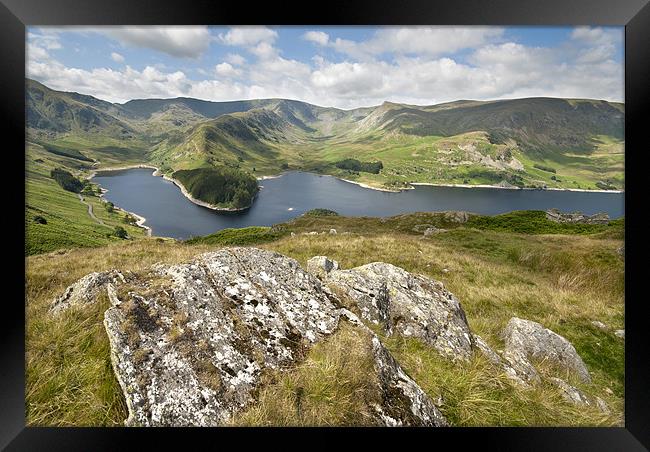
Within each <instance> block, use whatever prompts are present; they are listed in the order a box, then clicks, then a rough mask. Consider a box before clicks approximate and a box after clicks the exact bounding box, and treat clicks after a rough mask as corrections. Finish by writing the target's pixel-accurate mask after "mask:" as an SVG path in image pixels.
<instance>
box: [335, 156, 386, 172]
mask: <svg viewBox="0 0 650 452" xmlns="http://www.w3.org/2000/svg"><path fill="white" fill-rule="evenodd" d="M336 167H337V168H339V169H345V170H349V171H363V172H364V173H373V174H379V171H381V170H382V169H383V168H384V164H383V163H381V162H380V161H377V162H360V161H359V160H357V159H345V160H341V161H340V162H337V163H336Z"/></svg>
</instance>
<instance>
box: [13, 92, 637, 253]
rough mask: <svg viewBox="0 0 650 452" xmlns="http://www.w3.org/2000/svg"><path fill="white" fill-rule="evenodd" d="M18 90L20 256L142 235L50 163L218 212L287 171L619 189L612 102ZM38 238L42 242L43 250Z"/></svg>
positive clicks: (406, 183) (388, 180)
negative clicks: (217, 97)
mask: <svg viewBox="0 0 650 452" xmlns="http://www.w3.org/2000/svg"><path fill="white" fill-rule="evenodd" d="M26 84H27V146H26V180H27V198H28V203H27V212H28V215H27V217H26V220H25V221H26V227H27V228H28V231H32V232H34V234H31V233H29V234H28V242H29V241H32V240H33V243H41V245H37V246H36V245H34V246H32V245H28V246H27V248H28V249H31V250H32V251H30V254H33V253H34V252H39V250H46V249H49V250H51V249H56V248H57V247H60V246H64V245H65V244H82V245H99V244H106V243H110V242H111V241H113V240H114V237H113V236H111V235H110V234H111V229H113V230H114V228H115V227H117V226H122V225H124V224H126V226H125V228H126V231H127V233H128V234H129V235H131V236H134V237H136V236H140V235H142V234H144V231H143V230H142V229H141V228H138V227H137V225H136V226H134V224H133V223H128V224H127V223H124V220H123V219H120V218H119V216H115V215H116V214H115V212H113V213H109V212H107V211H106V208H105V206H104V204H105V203H103V202H102V200H101V198H100V197H99V196H98V195H99V187H97V186H96V185H95V184H93V183H92V182H90V184H89V187H91V188H90V192H89V193H90V195H89V196H86V197H85V200H86V202H89V203H91V204H93V209H94V212H95V215H99V217H98V218H100V220H102V221H103V222H104V223H105V224H104V225H102V224H101V223H98V222H96V221H94V220H93V219H92V218H91V217H90V216H89V215H88V214H87V212H86V211H87V207H86V206H84V205H83V204H81V203H80V202H79V200H78V199H76V197H75V196H74V195H73V194H72V193H70V192H66V191H65V190H62V189H61V188H60V187H58V186H57V185H56V183H54V181H53V180H51V179H50V178H49V172H50V171H51V170H52V169H54V168H62V169H65V170H66V171H69V172H71V174H73V175H74V176H75V177H77V178H79V179H80V180H86V179H87V178H89V177H90V176H91V175H93V174H94V173H95V172H97V171H98V170H101V169H104V168H123V167H132V166H140V165H144V166H153V167H156V168H159V169H160V173H161V174H162V175H163V176H165V177H167V178H170V179H173V180H174V182H175V183H176V184H177V185H179V186H180V187H183V189H184V190H185V191H186V193H188V194H189V195H190V196H191V197H192V198H194V199H195V200H196V201H197V202H201V203H206V205H210V206H211V207H214V208H218V209H226V210H235V209H245V208H248V207H250V206H251V204H252V203H253V202H254V199H255V197H256V194H257V190H256V189H255V187H254V186H253V185H251V184H252V183H254V182H252V181H254V179H255V178H257V179H258V180H259V179H262V178H265V177H269V176H276V175H279V174H282V173H285V172H287V171H303V172H312V173H316V174H327V175H332V176H335V177H338V178H341V179H345V180H347V181H350V182H354V183H357V184H360V185H362V186H365V187H370V188H376V189H379V190H388V191H400V190H404V189H407V188H412V185H411V184H431V185H462V186H502V187H513V188H514V187H519V188H546V189H566V190H590V191H591V190H624V187H625V180H624V137H623V121H624V108H623V105H622V104H618V103H612V102H605V101H596V100H576V99H556V98H529V99H513V100H502V101H484V102H478V101H457V102H451V103H446V104H440V105H432V106H413V105H403V104H395V103H390V102H384V103H383V104H382V105H379V106H376V107H366V108H357V109H353V110H340V109H336V108H326V107H319V106H315V105H311V104H307V103H304V102H299V101H295V100H286V99H261V100H247V101H235V102H208V101H201V100H197V99H191V98H176V99H143V100H132V101H129V102H126V103H124V104H113V103H109V102H105V101H102V100H99V99H96V98H94V97H92V96H87V95H82V94H77V93H67V92H60V91H55V90H51V89H49V88H48V87H46V86H44V85H42V84H40V83H38V82H36V81H33V80H27V81H26ZM208 174H211V175H213V176H208ZM226 174H227V176H225V175H226ZM179 175H184V176H183V177H182V179H183V180H179ZM190 175H192V176H190ZM209 180H211V181H212V182H208V181H209ZM87 184H88V183H87ZM92 193H95V195H93V194H92ZM64 206H65V207H64ZM310 207H311V208H315V207H320V206H310ZM39 209H40V210H39ZM29 212H31V213H29ZM39 212H40V213H39ZM117 212H119V210H118V211H117ZM105 213H106V215H105ZM35 215H40V216H44V217H48V218H50V219H51V220H52V221H48V223H47V224H45V225H43V224H38V226H39V230H38V232H37V230H36V229H34V228H33V227H32V226H34V220H33V217H34V216H35ZM101 215H104V216H106V218H103V217H101ZM111 215H112V216H111ZM121 215H122V216H125V215H126V214H125V213H124V212H121ZM68 223H69V224H70V229H69V233H68V229H67V226H64V225H67V224H68ZM75 231H79V234H78V235H77V234H76V233H75ZM30 237H33V239H32V238H30ZM47 242H49V243H53V245H52V246H49V247H47V246H45V245H42V244H43V243H47ZM44 246H45V247H44ZM30 247H31V248H30Z"/></svg>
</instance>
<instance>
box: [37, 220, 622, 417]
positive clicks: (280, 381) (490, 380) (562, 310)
mask: <svg viewBox="0 0 650 452" xmlns="http://www.w3.org/2000/svg"><path fill="white" fill-rule="evenodd" d="M535 215H537V214H536V213H529V214H520V217H516V216H515V218H513V216H510V217H508V216H505V217H502V218H500V219H499V217H495V218H497V219H496V220H493V221H492V222H491V223H490V222H487V223H485V222H483V223H484V224H481V223H480V222H479V223H477V224H472V223H469V224H465V225H460V226H459V225H456V226H455V227H453V226H452V225H453V223H452V222H449V221H448V219H445V218H443V217H441V216H440V215H432V214H415V215H402V216H399V217H393V218H392V219H390V220H387V221H382V220H380V219H370V218H367V219H364V218H360V219H358V218H346V217H339V216H335V215H330V216H321V215H307V216H304V217H301V218H299V219H297V220H295V221H293V222H289V223H286V224H283V225H279V226H276V227H274V228H272V229H269V228H246V229H244V230H241V233H238V231H237V230H229V231H225V232H222V233H219V234H215V235H213V236H209V237H208V238H206V239H204V240H201V239H195V240H193V241H192V242H191V243H183V242H179V241H175V240H163V239H155V238H142V239H138V240H135V241H116V243H112V244H110V245H107V246H105V247H102V248H85V249H81V248H79V249H73V250H69V251H65V252H56V253H50V254H43V255H39V256H30V257H28V259H27V422H28V424H29V425H120V423H121V421H122V420H123V419H124V418H125V406H124V401H123V400H122V398H121V394H120V391H119V387H118V385H117V382H116V381H115V379H114V377H113V375H112V372H111V367H110V366H111V365H110V359H109V356H108V341H107V338H106V336H105V334H104V331H103V325H102V320H103V310H104V309H105V307H106V303H107V300H104V301H103V305H96V306H91V307H87V308H80V309H76V310H71V311H69V312H66V313H65V314H64V315H63V316H61V317H60V318H59V319H56V320H55V319H52V318H51V317H50V316H48V315H47V308H48V306H49V303H50V301H51V300H52V299H53V297H54V296H56V295H58V294H60V293H61V292H62V291H63V290H64V289H65V287H66V286H67V285H68V284H70V283H72V282H74V281H75V280H76V279H77V278H79V277H81V276H83V275H85V274H87V273H88V272H91V271H101V270H107V269H111V268H121V269H130V270H132V271H138V270H139V269H142V268H145V267H147V266H149V265H151V264H153V263H155V262H180V261H185V260H188V259H190V258H191V257H192V256H194V255H196V254H197V253H200V252H204V251H208V250H213V249H215V248H217V247H220V246H224V245H232V244H242V243H244V244H247V245H255V246H259V247H262V248H266V249H270V250H275V251H278V252H280V253H282V254H285V255H287V256H290V257H293V258H296V259H297V260H298V261H299V262H300V263H301V264H305V262H306V261H307V260H308V259H309V258H311V257H312V256H314V255H327V256H329V257H330V258H333V259H336V260H338V261H339V262H340V264H341V266H342V267H343V268H350V267H353V266H357V265H361V264H365V263H368V262H373V261H384V262H390V263H392V264H394V265H397V266H400V267H403V268H405V269H406V270H408V271H411V272H415V273H420V274H424V275H427V276H430V277H433V278H434V279H437V280H440V281H442V282H443V283H444V284H445V286H446V287H447V288H448V289H449V290H450V291H452V292H453V293H454V294H455V295H456V296H457V297H458V299H459V300H460V302H461V304H462V306H463V308H464V310H465V312H466V314H467V317H468V321H469V323H470V326H471V328H472V330H473V331H475V332H476V333H478V334H480V335H481V336H482V337H483V338H484V339H485V340H486V341H487V342H488V343H489V344H490V346H492V347H493V348H494V349H501V348H502V347H503V344H502V339H501V337H500V333H501V330H502V329H503V328H504V326H505V324H506V323H507V321H508V320H509V319H510V318H511V317H512V316H519V317H522V318H526V319H530V320H534V321H537V322H540V323H542V324H543V325H544V326H546V327H548V328H550V329H552V330H553V331H556V332H557V333H559V334H561V335H563V336H565V337H566V338H567V339H569V340H570V341H571V342H572V343H573V344H574V346H575V347H576V349H577V351H578V353H579V354H580V355H581V356H582V358H583V359H584V361H585V363H586V364H587V367H588V368H589V370H590V372H591V374H592V378H593V383H592V384H590V385H586V386H585V385H581V384H579V383H577V382H575V381H572V383H574V384H576V385H577V386H578V387H580V388H582V389H584V390H585V391H587V392H589V393H591V394H594V395H596V396H599V397H601V398H603V399H604V400H605V401H606V402H607V403H608V405H609V407H610V409H611V411H612V412H611V414H610V415H605V414H603V413H600V412H599V411H597V410H596V409H578V408H576V407H575V406H573V405H571V404H569V403H568V402H566V401H564V400H563V399H562V398H561V397H560V394H559V393H558V391H557V389H555V388H553V387H550V386H545V385H543V386H541V387H539V388H536V389H533V390H524V389H521V388H519V387H517V386H514V385H513V384H512V383H511V382H510V381H509V380H507V379H506V378H505V377H504V375H502V374H500V373H499V372H498V371H496V370H495V369H493V368H491V367H490V366H489V365H488V364H487V363H486V362H485V360H484V359H483V358H481V357H480V356H478V355H477V356H475V357H474V358H473V359H472V360H471V361H470V362H469V363H467V364H451V363H449V362H447V361H444V360H442V359H440V358H439V357H438V356H437V354H436V353H434V352H433V351H432V350H431V349H429V348H428V347H426V346H423V345H422V344H421V343H420V342H418V341H416V340H403V339H399V338H397V337H391V338H385V342H386V344H387V346H388V347H389V349H390V350H391V351H392V352H393V354H394V355H395V357H396V358H397V359H398V360H399V362H400V363H401V364H402V366H403V367H404V369H405V370H406V371H407V373H409V375H411V376H412V377H413V378H414V379H415V380H416V382H418V384H420V385H421V387H422V388H423V389H424V390H425V391H426V392H427V393H428V394H429V395H430V396H431V397H432V398H433V399H434V400H435V399H438V398H439V397H442V400H443V403H442V405H441V407H440V409H441V411H442V412H443V414H444V415H445V416H447V417H448V418H449V419H450V420H451V421H452V422H453V423H454V424H455V425H465V426H471V425H598V426H613V425H622V422H623V401H624V341H623V340H622V339H620V338H618V337H616V336H614V334H613V330H615V329H619V328H623V327H624V315H623V313H624V309H623V308H624V304H623V296H624V284H623V281H624V266H623V259H622V258H621V256H620V254H619V251H618V250H619V248H620V247H621V246H622V245H623V223H622V221H618V222H614V224H612V225H611V226H594V227H593V228H592V229H590V230H581V231H578V230H571V229H564V230H557V229H556V230H549V229H548V228H549V226H548V224H547V223H546V222H545V221H544V220H543V219H541V218H539V217H538V216H537V217H536V216H535ZM421 223H431V224H436V225H438V226H440V227H444V226H446V227H447V228H449V229H448V231H447V232H444V233H439V234H434V235H432V236H428V237H424V236H423V235H422V234H421V233H416V232H414V231H413V230H412V228H413V226H414V225H417V224H421ZM530 223H532V224H533V225H534V227H533V228H532V229H531V230H529V232H528V233H525V234H524V233H519V232H513V231H515V230H517V228H518V227H520V226H521V224H530ZM330 228H335V229H337V232H338V233H337V234H329V233H325V234H319V235H307V234H303V233H304V232H312V231H316V232H323V231H329V229H330ZM549 231H550V232H552V233H550V234H549V233H548V232H549ZM291 232H294V234H295V235H294V236H291V235H290V233H291ZM594 320H598V321H601V322H603V323H605V324H606V325H607V326H608V331H602V330H600V329H598V328H597V327H595V326H594V325H592V323H591V322H592V321H594ZM362 342H363V338H361V337H357V336H355V335H354V334H352V333H351V332H350V331H346V330H342V331H341V332H340V333H337V334H336V335H335V336H333V337H332V338H331V339H329V340H327V341H326V342H324V343H322V344H320V345H318V346H317V347H315V348H314V349H313V350H312V351H311V352H310V354H309V356H308V357H307V360H306V361H305V362H303V363H302V364H301V365H299V366H298V367H297V368H295V369H294V370H292V371H291V372H289V373H287V374H282V375H277V376H276V378H275V379H274V380H272V381H271V382H270V384H269V385H268V386H267V387H266V388H265V389H264V390H262V392H261V393H260V402H259V403H258V404H256V405H255V406H254V407H251V408H250V409H249V410H248V411H246V412H244V413H242V414H241V416H238V417H237V418H235V419H233V423H234V424H236V425H242V424H243V425H249V424H263V425H264V424H273V425H332V424H339V423H346V424H355V423H362V422H363V418H362V415H363V413H359V414H358V416H356V417H355V415H354V413H355V407H356V406H358V405H359V403H360V399H359V397H363V394H364V390H365V389H364V388H365V387H366V386H365V384H366V383H364V380H363V378H362V375H361V372H362V369H363V365H362V362H363V361H359V360H355V358H354V356H355V355H354V354H352V355H350V353H348V352H347V350H350V347H352V346H353V345H354V344H359V343H362ZM352 362H354V363H355V365H351V363H352ZM298 394H300V395H298ZM297 397H298V398H300V400H301V402H299V403H298V405H299V406H300V409H297V408H296V406H297V405H296V403H297V402H296V400H297Z"/></svg>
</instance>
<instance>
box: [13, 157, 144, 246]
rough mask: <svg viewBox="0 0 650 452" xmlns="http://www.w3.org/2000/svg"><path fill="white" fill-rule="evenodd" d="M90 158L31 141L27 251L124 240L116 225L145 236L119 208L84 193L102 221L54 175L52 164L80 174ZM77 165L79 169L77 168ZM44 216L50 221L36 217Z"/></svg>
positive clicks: (27, 170) (27, 166) (27, 168)
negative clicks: (117, 234)
mask: <svg viewBox="0 0 650 452" xmlns="http://www.w3.org/2000/svg"><path fill="white" fill-rule="evenodd" d="M86 163H87V162H83V161H82V162H80V161H78V160H77V159H73V158H69V157H64V156H61V155H57V154H53V153H51V152H48V151H46V150H45V149H43V148H42V147H40V146H38V145H30V146H29V147H28V149H27V153H26V162H25V198H26V199H25V228H26V244H25V248H26V249H25V253H26V254H28V255H30V254H39V253H46V252H50V251H53V250H57V249H62V248H72V247H77V246H91V247H92V246H101V245H106V244H110V243H115V242H116V241H121V240H122V239H119V238H117V237H115V236H114V235H113V233H114V229H115V227H116V226H121V227H123V228H124V229H125V230H126V231H127V233H128V234H129V236H131V237H142V236H143V235H144V233H145V232H144V230H143V229H142V228H140V227H137V226H133V225H131V224H127V223H125V221H124V218H125V214H124V212H121V211H119V210H117V209H116V210H114V211H113V212H112V213H109V212H108V210H107V209H106V207H105V205H104V203H103V202H102V201H101V200H100V198H99V197H98V196H97V195H96V194H95V195H94V196H91V195H86V194H84V195H83V197H84V201H85V202H87V203H88V204H90V205H91V206H92V208H93V213H94V214H95V216H96V217H97V218H98V219H99V220H101V221H102V222H103V223H104V224H103V225H102V224H99V223H98V222H97V221H95V220H94V219H93V218H91V217H90V215H89V214H88V207H87V206H86V205H85V204H83V203H82V202H81V201H80V200H79V197H78V195H77V194H76V193H72V192H69V191H66V190H64V189H63V188H61V187H60V186H59V185H58V184H57V183H56V182H55V181H54V180H53V179H52V178H51V177H50V171H51V170H52V169H53V168H62V167H65V168H67V169H69V170H71V171H73V172H74V173H75V174H76V175H77V176H80V175H81V174H87V173H88V169H87V167H86V166H85V164H86ZM75 168H76V171H75ZM37 216H39V217H41V218H44V219H45V221H46V222H47V223H45V224H41V223H39V222H37V221H35V217H37Z"/></svg>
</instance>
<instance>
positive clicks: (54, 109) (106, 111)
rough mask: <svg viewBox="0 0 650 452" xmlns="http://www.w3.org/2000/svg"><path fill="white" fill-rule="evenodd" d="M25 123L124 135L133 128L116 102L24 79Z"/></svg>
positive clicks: (38, 128) (55, 129) (33, 126)
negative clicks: (112, 102)
mask: <svg viewBox="0 0 650 452" xmlns="http://www.w3.org/2000/svg"><path fill="white" fill-rule="evenodd" d="M26 93H27V95H26V107H27V108H26V109H27V126H28V128H29V129H31V130H34V131H38V132H49V133H79V132H92V133H98V134H105V135H109V136H115V137H120V138H127V137H129V136H130V135H132V134H133V133H135V130H134V129H133V127H132V126H131V125H129V124H127V123H126V122H125V121H124V120H122V119H121V116H123V115H128V113H127V112H126V111H124V110H123V109H122V108H121V107H120V106H119V105H116V104H111V103H110V102H105V101H102V100H99V99H96V98H94V97H92V96H86V95H83V94H78V93H66V92H61V91H55V90H52V89H50V88H48V87H46V86H45V85H43V84H41V83H38V82H36V81H33V80H27V89H26Z"/></svg>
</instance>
